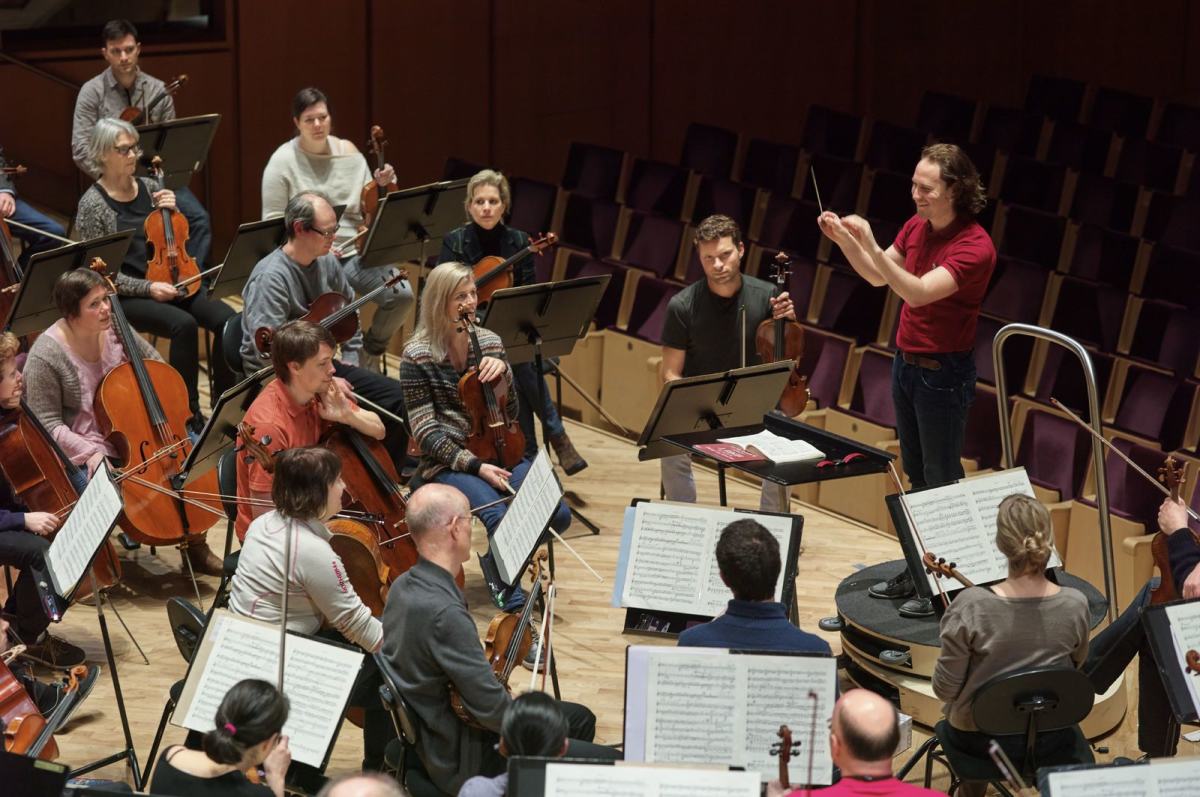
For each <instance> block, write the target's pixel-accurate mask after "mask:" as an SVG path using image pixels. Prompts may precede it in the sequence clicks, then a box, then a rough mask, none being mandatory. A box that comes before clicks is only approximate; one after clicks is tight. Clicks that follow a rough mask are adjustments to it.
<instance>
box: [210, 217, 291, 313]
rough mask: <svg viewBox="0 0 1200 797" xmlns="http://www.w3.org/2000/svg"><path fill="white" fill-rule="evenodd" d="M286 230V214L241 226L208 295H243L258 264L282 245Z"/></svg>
mask: <svg viewBox="0 0 1200 797" xmlns="http://www.w3.org/2000/svg"><path fill="white" fill-rule="evenodd" d="M286 232H287V230H286V229H285V228H284V226H283V218H282V217H278V218H274V219H263V220H262V221H251V222H247V223H246V224H243V225H241V226H239V227H238V229H237V232H236V233H235V234H234V236H233V242H232V243H231V244H229V251H228V252H226V253H225V259H224V260H223V261H222V262H221V270H220V271H218V272H217V276H216V279H214V280H213V282H212V285H211V286H210V287H209V289H208V298H210V299H224V298H225V297H226V296H241V295H242V289H243V288H244V287H245V286H246V280H248V279H249V278H250V272H251V271H253V270H254V266H255V265H257V264H258V261H260V260H262V259H263V258H264V257H266V256H267V255H269V254H271V253H272V252H274V251H275V250H276V249H278V248H279V246H280V245H281V244H282V243H283V240H284V238H285V237H286Z"/></svg>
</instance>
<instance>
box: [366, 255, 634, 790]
mask: <svg viewBox="0 0 1200 797" xmlns="http://www.w3.org/2000/svg"><path fill="white" fill-rule="evenodd" d="M444 267H445V266H444V265H443V266H438V268H439V269H441V268H444ZM435 271H436V269H435ZM468 273H470V272H469V271H468ZM426 290H428V288H426ZM423 306H424V304H423ZM407 517H408V528H409V531H410V532H412V538H413V542H414V543H416V546H417V551H418V552H419V553H420V559H419V560H418V561H417V564H416V565H415V566H413V567H412V568H410V569H409V570H407V571H405V572H404V573H402V574H401V575H400V577H399V578H397V579H396V581H395V582H394V583H393V584H392V588H391V590H390V591H389V592H388V598H387V607H386V608H385V609H384V611H383V628H384V634H383V638H384V644H383V655H384V656H386V657H387V659H388V661H389V662H390V663H391V665H392V667H394V668H395V671H396V674H397V676H398V678H399V684H398V686H399V687H400V692H401V694H402V695H403V697H404V700H405V701H406V702H407V703H408V705H409V708H410V710H411V711H412V712H414V713H415V714H416V715H417V717H418V718H419V720H420V726H421V733H420V734H419V736H418V739H417V748H416V749H417V754H418V756H419V757H420V759H421V763H422V764H423V765H424V767H425V771H426V772H427V773H428V774H429V777H430V778H431V779H432V780H433V782H434V784H435V785H436V786H437V787H438V788H439V789H441V790H442V791H443V792H447V793H450V794H455V793H457V791H458V789H459V788H460V787H461V786H462V784H463V782H464V781H465V780H466V779H467V778H470V777H472V776H474V775H484V776H488V777H493V776H495V775H498V774H500V773H501V772H503V771H504V769H505V766H506V765H505V762H504V758H503V757H502V756H501V755H500V754H499V753H498V752H497V750H496V743H497V741H498V735H497V734H498V733H499V731H500V729H501V727H502V723H503V722H504V717H505V713H506V712H507V710H508V708H509V707H510V706H511V705H512V703H513V699H512V697H511V696H510V695H509V693H508V691H507V690H506V689H505V687H504V686H502V685H501V684H500V682H499V681H498V680H497V679H496V676H495V674H494V673H493V672H492V668H491V665H490V664H489V663H488V660H487V658H486V657H485V656H484V654H483V650H482V649H481V648H480V645H479V634H478V632H477V631H476V629H475V620H474V619H473V618H472V617H471V613H470V612H469V611H468V610H467V602H466V599H465V598H464V597H463V593H462V590H460V589H459V588H458V585H457V584H456V583H455V581H454V574H455V573H457V572H458V571H459V568H460V567H461V566H462V563H463V562H466V561H467V560H468V559H469V558H470V556H471V508H470V504H469V503H468V502H467V496H466V495H464V494H463V493H462V492H461V491H459V490H458V489H456V488H455V487H453V486H451V485H445V484H426V485H424V486H422V487H419V488H418V489H417V490H416V491H414V492H413V494H412V497H411V498H410V499H409V502H408V515H407ZM451 686H453V687H455V688H456V690H457V692H458V694H459V695H460V696H461V697H462V702H463V706H464V707H465V708H466V709H467V710H468V711H469V712H470V714H471V716H473V717H474V718H475V719H476V720H477V721H478V722H479V724H480V725H482V726H483V727H484V728H486V729H487V730H480V729H477V728H472V727H470V726H468V725H467V724H466V723H464V722H463V721H462V720H460V719H459V718H458V716H457V715H456V714H455V713H454V710H453V709H452V708H451V706H450V687H451ZM558 706H559V708H560V709H561V710H562V714H563V716H564V717H565V718H566V720H567V736H568V737H570V738H569V739H568V743H567V744H568V750H567V755H568V756H573V757H580V756H582V757H586V758H597V757H598V758H610V759H611V758H616V757H619V756H618V755H617V754H615V753H614V751H613V750H612V748H608V747H603V746H600V745H595V744H591V740H592V739H593V738H594V736H595V731H596V716H595V715H594V714H593V713H592V712H591V711H590V710H588V709H587V708H586V707H585V706H581V705H579V704H578V703H568V702H565V701H560V702H558Z"/></svg>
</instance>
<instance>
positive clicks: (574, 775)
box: [542, 762, 761, 797]
mask: <svg viewBox="0 0 1200 797" xmlns="http://www.w3.org/2000/svg"><path fill="white" fill-rule="evenodd" d="M760 791H761V783H760V779H759V775H758V773H757V772H728V771H724V770H714V769H685V768H676V767H645V766H642V767H639V766H626V765H618V766H612V767H598V766H589V765H587V764H571V763H563V762H551V763H548V764H546V787H545V790H544V791H543V792H542V793H543V794H553V795H555V797H675V796H676V795H685V794H686V795H688V796H689V797H758V794H759V792H760Z"/></svg>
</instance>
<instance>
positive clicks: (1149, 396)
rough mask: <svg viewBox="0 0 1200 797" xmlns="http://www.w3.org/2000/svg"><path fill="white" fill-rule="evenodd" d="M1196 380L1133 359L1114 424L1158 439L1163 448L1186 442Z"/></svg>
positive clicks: (1177, 446) (1170, 448) (1116, 426)
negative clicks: (1184, 440)
mask: <svg viewBox="0 0 1200 797" xmlns="http://www.w3.org/2000/svg"><path fill="white" fill-rule="evenodd" d="M1196 388H1197V383H1196V382H1195V381H1194V380H1187V379H1179V378H1178V377H1175V376H1171V375H1169V374H1163V373H1160V372H1158V371H1155V370H1151V369H1150V368H1149V367H1147V366H1144V365H1139V364H1138V363H1130V364H1129V368H1128V371H1127V372H1126V376H1125V385H1124V390H1123V391H1122V393H1121V400H1120V403H1119V404H1118V405H1117V413H1116V418H1115V419H1114V420H1113V424H1112V425H1113V427H1114V428H1116V429H1121V430H1122V431H1126V432H1129V433H1131V434H1135V435H1138V436H1139V437H1145V438H1147V439H1149V440H1155V441H1157V442H1158V444H1159V446H1160V447H1161V448H1162V449H1163V450H1164V451H1173V450H1174V449H1176V448H1179V447H1180V446H1181V445H1182V444H1183V437H1184V434H1185V432H1186V431H1187V422H1188V416H1189V415H1190V414H1191V411H1192V401H1193V400H1194V398H1195V396H1196Z"/></svg>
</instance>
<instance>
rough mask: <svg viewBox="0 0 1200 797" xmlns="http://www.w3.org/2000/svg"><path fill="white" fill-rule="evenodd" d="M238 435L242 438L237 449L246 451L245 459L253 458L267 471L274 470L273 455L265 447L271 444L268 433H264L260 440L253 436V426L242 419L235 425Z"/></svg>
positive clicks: (272, 471)
mask: <svg viewBox="0 0 1200 797" xmlns="http://www.w3.org/2000/svg"><path fill="white" fill-rule="evenodd" d="M237 432H238V436H239V437H241V438H242V444H241V445H240V446H238V450H239V451H244V452H246V461H247V462H249V461H250V460H254V461H256V462H258V465H259V467H261V468H262V469H263V470H265V471H266V472H267V473H274V472H275V455H274V454H272V453H271V451H270V450H269V449H268V448H267V446H269V445H270V444H271V437H270V435H264V436H263V438H262V439H261V440H260V439H258V438H256V437H255V436H254V427H253V426H251V425H250V424H248V423H246V422H245V421H242V422H241V423H239V424H238V426H237Z"/></svg>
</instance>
